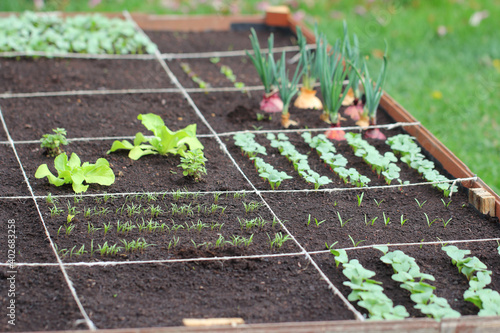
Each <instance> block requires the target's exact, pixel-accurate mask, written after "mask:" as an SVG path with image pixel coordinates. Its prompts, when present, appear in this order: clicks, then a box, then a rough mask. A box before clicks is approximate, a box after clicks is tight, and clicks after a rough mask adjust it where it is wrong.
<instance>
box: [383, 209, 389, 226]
mask: <svg viewBox="0 0 500 333" xmlns="http://www.w3.org/2000/svg"><path fill="white" fill-rule="evenodd" d="M382 217H383V218H384V224H385V225H388V224H389V222H390V220H391V218H390V217H386V216H385V212H382Z"/></svg>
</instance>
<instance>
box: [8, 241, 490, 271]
mask: <svg viewBox="0 0 500 333" xmlns="http://www.w3.org/2000/svg"><path fill="white" fill-rule="evenodd" d="M493 241H497V242H498V241H500V238H484V239H465V240H464V239H460V240H443V241H432V242H418V243H396V244H373V245H364V246H356V247H344V248H335V250H346V251H353V250H354V251H355V250H366V249H373V248H377V247H382V246H387V247H410V246H419V247H420V246H424V245H437V244H443V245H444V244H462V243H486V242H493ZM306 253H308V254H310V255H317V254H329V253H330V250H321V251H306V252H287V253H272V254H256V255H245V256H224V257H208V258H207V257H199V258H184V259H180V258H179V259H158V260H134V261H91V262H87V261H79V262H70V263H63V265H64V266H69V267H78V266H86V267H95V266H101V267H105V266H122V265H151V264H153V265H154V264H169V263H184V262H196V261H227V260H248V259H263V258H281V257H300V256H304V255H305V254H306ZM9 265H10V264H7V263H0V266H9ZM22 266H27V267H30V266H31V267H44V266H45V267H51V266H58V264H57V263H16V267H22Z"/></svg>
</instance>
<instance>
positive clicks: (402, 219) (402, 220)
mask: <svg viewBox="0 0 500 333" xmlns="http://www.w3.org/2000/svg"><path fill="white" fill-rule="evenodd" d="M406 221H408V219H405V218H404V214H401V226H403V224H405V223H406Z"/></svg>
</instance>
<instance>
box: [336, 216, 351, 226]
mask: <svg viewBox="0 0 500 333" xmlns="http://www.w3.org/2000/svg"><path fill="white" fill-rule="evenodd" d="M337 217H338V218H339V222H340V227H341V228H343V227H344V226H345V225H346V223H347V222H349V221H350V220H352V218H350V219H348V220H345V221H342V217H341V216H340V213H339V212H337Z"/></svg>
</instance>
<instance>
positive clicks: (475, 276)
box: [441, 245, 500, 316]
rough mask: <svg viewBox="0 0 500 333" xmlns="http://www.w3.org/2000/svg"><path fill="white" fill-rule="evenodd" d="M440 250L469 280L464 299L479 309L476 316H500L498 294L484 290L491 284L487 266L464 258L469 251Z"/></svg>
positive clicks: (499, 297) (450, 247) (476, 259)
mask: <svg viewBox="0 0 500 333" xmlns="http://www.w3.org/2000/svg"><path fill="white" fill-rule="evenodd" d="M499 248H500V247H499ZM441 249H442V250H443V251H445V252H446V254H447V255H448V256H449V257H450V258H451V261H452V263H453V265H455V266H457V268H458V271H459V272H461V273H462V274H464V275H465V276H466V277H467V280H469V289H467V290H466V291H465V293H464V299H465V300H466V301H468V302H471V303H473V304H474V305H475V306H477V307H478V308H479V309H480V310H479V313H478V316H498V315H500V294H499V293H498V292H497V291H496V290H492V289H489V288H485V287H486V286H487V285H488V284H490V283H491V274H492V272H491V271H489V270H487V266H486V265H485V264H484V263H482V262H481V260H479V259H478V258H477V257H466V255H469V254H470V250H461V249H459V248H457V247H456V246H453V245H448V246H443V247H442V248H441ZM499 253H500V252H499Z"/></svg>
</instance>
